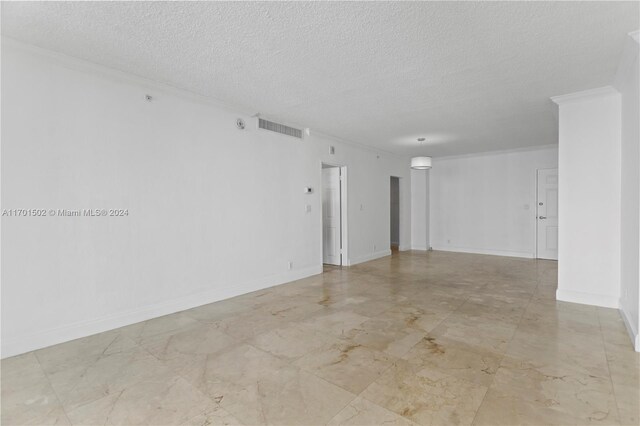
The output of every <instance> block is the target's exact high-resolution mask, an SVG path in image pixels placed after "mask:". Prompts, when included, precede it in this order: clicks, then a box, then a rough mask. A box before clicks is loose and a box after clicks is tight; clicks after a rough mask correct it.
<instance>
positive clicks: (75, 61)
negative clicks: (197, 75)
mask: <svg viewBox="0 0 640 426" xmlns="http://www.w3.org/2000/svg"><path fill="white" fill-rule="evenodd" d="M2 48H3V49H4V48H13V49H16V50H19V51H23V52H27V53H31V54H34V55H37V56H40V57H44V58H47V59H49V60H52V61H54V62H55V63H56V64H58V65H60V66H62V67H65V68H68V69H72V70H75V71H80V72H88V73H92V74H96V75H98V76H100V77H102V78H106V79H108V80H111V81H114V80H115V81H117V82H120V83H125V84H133V85H137V86H143V87H144V88H146V89H147V90H154V91H157V92H161V93H165V94H169V95H173V96H176V97H179V98H182V99H187V100H190V101H193V102H197V103H200V104H204V105H208V106H212V107H215V108H218V109H221V110H223V111H226V112H230V113H235V114H240V115H244V116H245V117H246V118H251V117H255V116H258V115H260V116H264V117H269V116H270V114H269V113H268V112H265V113H257V112H256V110H251V109H248V108H246V107H242V106H240V105H234V104H230V103H226V102H223V101H220V100H218V99H215V98H212V97H210V96H204V95H200V94H198V93H195V92H192V91H190V90H188V89H183V88H181V87H176V86H172V85H171V84H168V83H164V82H159V81H155V80H151V79H148V78H146V77H142V76H139V75H136V74H131V73H128V72H124V71H120V70H117V69H115V68H110V67H107V66H105V65H101V64H97V63H95V62H91V61H87V60H86V59H81V58H76V57H75V56H69V55H66V54H64V53H60V52H56V51H54V50H49V49H45V48H42V47H39V46H35V45H33V44H28V43H24V42H22V41H19V40H16V39H14V38H11V37H7V36H4V35H3V36H2ZM278 121H279V122H284V123H289V124H290V125H292V126H294V127H299V128H301V129H305V128H307V126H304V125H301V124H299V123H295V122H291V121H289V120H278ZM310 130H311V134H312V135H315V136H317V137H320V138H323V139H328V140H331V141H333V142H337V143H341V144H344V145H348V146H351V147H353V148H358V149H362V150H366V151H369V152H372V153H376V154H379V155H386V156H391V157H394V158H397V159H401V160H407V158H409V157H408V156H406V155H402V154H399V153H395V152H391V151H387V150H385V149H381V148H377V147H372V146H369V145H365V144H363V143H359V142H356V141H352V140H346V139H343V138H340V137H338V136H333V135H330V134H327V133H324V132H322V131H319V130H316V129H310Z"/></svg>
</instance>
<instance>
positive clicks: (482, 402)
mask: <svg viewBox="0 0 640 426" xmlns="http://www.w3.org/2000/svg"><path fill="white" fill-rule="evenodd" d="M539 285H540V283H539V282H537V281H536V288H535V290H534V292H533V293H531V296H529V301H528V302H527V306H526V307H525V308H524V309H523V311H522V314H521V315H520V319H519V320H518V325H517V326H516V328H515V329H514V330H513V334H512V335H511V338H510V339H509V342H508V343H507V347H506V349H505V352H503V353H502V354H501V356H500V362H499V363H498V368H496V372H495V374H493V376H492V377H491V383H490V384H489V386H487V391H486V392H485V393H484V395H483V396H482V401H481V402H480V405H478V409H477V410H476V412H475V413H474V415H473V420H471V424H472V425H474V424H475V421H476V418H477V417H478V413H479V412H480V408H482V405H483V404H484V401H485V399H486V398H487V394H488V393H489V391H490V390H491V388H492V386H493V383H494V381H495V377H496V374H498V371H499V370H500V368H501V367H502V363H503V361H504V358H505V357H506V356H507V351H508V350H509V343H511V341H512V340H513V338H514V336H515V335H516V333H517V332H518V329H519V328H520V324H521V323H522V320H523V318H524V315H525V314H526V312H527V310H528V309H529V305H531V301H532V300H533V298H534V295H535V293H536V291H537V290H538V286H539Z"/></svg>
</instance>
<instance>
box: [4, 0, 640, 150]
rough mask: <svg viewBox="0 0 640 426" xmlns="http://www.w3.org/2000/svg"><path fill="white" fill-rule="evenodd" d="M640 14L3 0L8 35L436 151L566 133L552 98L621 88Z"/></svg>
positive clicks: (351, 135)
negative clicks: (620, 67)
mask: <svg viewBox="0 0 640 426" xmlns="http://www.w3.org/2000/svg"><path fill="white" fill-rule="evenodd" d="M638 15H639V10H638V2H604V3H596V2H589V3H578V2H567V3H564V2H563V3H556V2H522V3H520V2H517V3H514V2H496V3H489V2H482V3H471V2H470V3H467V2H465V3H462V2H460V3H455V2H428V3H427V2H368V3H359V2H282V3H250V2H229V3H227V2H215V3H213V2H3V3H2V33H3V34H5V35H7V36H9V37H12V38H15V39H18V40H21V41H24V42H26V43H30V44H34V45H37V46H40V47H44V48H47V49H51V50H55V51H59V52H62V53H65V54H67V55H71V56H75V57H78V58H83V59H87V60H89V61H92V62H95V63H98V64H102V65H106V66H108V67H111V68H115V69H118V70H122V71H126V72H130V73H133V74H136V75H139V76H142V77H146V78H149V79H152V80H156V81H159V82H164V83H168V84H171V85H172V86H176V87H179V88H183V89H187V90H189V91H192V92H196V93H198V94H201V95H205V96H210V97H213V98H216V99H218V100H220V101H222V102H225V103H229V104H233V105H239V106H242V107H243V108H245V109H247V110H251V111H255V112H260V113H261V114H262V115H263V116H265V117H268V118H272V119H280V120H283V121H286V122H290V123H296V124H299V125H301V126H304V127H309V128H311V129H312V131H313V130H318V131H321V132H324V133H327V134H331V135H334V136H338V137H341V138H344V139H347V140H352V141H355V142H359V143H363V144H367V145H370V146H374V147H377V148H380V149H384V150H387V151H393V152H396V153H399V154H407V155H417V154H429V155H434V156H440V155H450V154H462V153H470V152H479V151H487V150H496V149H510V148H518V147H524V146H531V145H545V144H550V143H556V142H557V136H556V133H557V130H556V127H557V123H556V118H555V114H554V106H553V104H552V103H551V101H550V100H549V97H551V96H554V95H561V94H565V93H569V92H574V91H579V90H584V89H590V88H594V87H599V86H603V85H607V84H610V83H611V82H612V80H613V77H614V75H615V71H616V68H617V64H618V61H619V59H620V55H621V52H622V49H623V45H624V42H625V37H626V34H627V33H628V32H630V31H633V30H636V29H638V27H639V23H638V20H639V18H638ZM420 136H423V137H426V138H427V141H426V142H425V143H424V144H423V145H422V146H418V142H416V138H417V137H420Z"/></svg>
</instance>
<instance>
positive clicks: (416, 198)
mask: <svg viewBox="0 0 640 426" xmlns="http://www.w3.org/2000/svg"><path fill="white" fill-rule="evenodd" d="M429 173H430V170H414V169H412V170H411V248H412V249H413V250H428V249H429Z"/></svg>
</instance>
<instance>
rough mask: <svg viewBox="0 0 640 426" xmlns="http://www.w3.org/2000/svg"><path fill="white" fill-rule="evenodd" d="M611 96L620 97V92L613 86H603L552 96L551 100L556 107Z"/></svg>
mask: <svg viewBox="0 0 640 426" xmlns="http://www.w3.org/2000/svg"><path fill="white" fill-rule="evenodd" d="M613 95H620V92H618V91H617V90H616V89H615V88H614V87H613V86H604V87H598V88H596V89H590V90H583V91H581V92H575V93H568V94H566V95H560V96H553V97H552V98H551V100H552V101H553V102H554V103H556V104H558V105H562V104H566V103H570V102H578V101H584V100H588V99H596V98H601V97H604V96H613Z"/></svg>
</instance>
